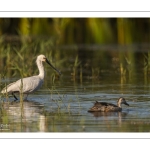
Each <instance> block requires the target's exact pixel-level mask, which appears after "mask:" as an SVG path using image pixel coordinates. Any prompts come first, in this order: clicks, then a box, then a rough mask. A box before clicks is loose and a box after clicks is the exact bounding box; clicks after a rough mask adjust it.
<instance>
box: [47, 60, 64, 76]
mask: <svg viewBox="0 0 150 150" xmlns="http://www.w3.org/2000/svg"><path fill="white" fill-rule="evenodd" d="M46 62H47V63H48V64H49V65H50V66H51V67H52V68H53V69H54V70H55V71H57V72H58V73H59V75H61V72H60V71H59V70H58V69H56V68H55V67H54V66H53V65H52V64H51V63H50V62H49V61H48V60H47V59H46Z"/></svg>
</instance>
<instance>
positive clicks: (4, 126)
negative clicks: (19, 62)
mask: <svg viewBox="0 0 150 150" xmlns="http://www.w3.org/2000/svg"><path fill="white" fill-rule="evenodd" d="M116 53H117V52H116ZM68 55H69V54H68ZM70 55H71V52H70ZM83 56H84V55H83ZM88 56H90V55H88ZM68 57H69V59H67V61H68V63H69V64H68V66H65V67H64V68H63V69H61V68H59V69H60V70H61V72H62V75H61V76H60V77H59V78H58V77H57V76H56V77H54V76H52V74H53V73H54V71H53V70H52V69H49V68H48V66H46V64H44V66H45V67H46V72H47V74H46V77H45V81H44V85H43V87H42V88H41V89H40V90H38V91H37V92H35V93H33V94H30V95H29V96H28V99H27V101H24V102H23V105H22V107H21V103H20V102H19V101H16V102H12V101H13V100H14V97H12V96H10V97H9V98H6V97H2V98H1V99H2V101H4V104H3V105H1V118H0V119H1V120H0V124H1V130H0V131H1V132H149V131H150V85H149V76H148V75H147V76H146V75H145V74H144V73H141V70H142V69H143V68H142V69H139V68H138V67H137V68H138V69H137V71H135V70H133V68H132V67H131V68H129V69H128V74H126V75H120V73H119V71H118V70H117V69H114V68H113V67H114V66H115V67H116V66H117V67H118V66H120V65H119V64H117V65H116V64H115V63H114V64H113V63H112V64H111V63H110V61H109V59H110V58H109V57H108V58H107V59H106V60H105V63H104V59H102V58H103V57H102V55H101V57H100V58H101V60H99V59H98V58H99V55H97V54H95V55H91V56H90V57H89V58H86V59H85V60H84V65H85V66H82V67H81V66H80V67H79V68H78V70H77V68H75V67H74V66H75V64H77V63H74V61H75V59H74V57H73V55H72V57H70V56H68ZM80 59H81V58H80ZM91 60H95V62H93V63H91ZM96 60H97V61H96ZM111 60H116V61H118V58H117V57H116V58H115V56H113V58H111ZM72 62H73V63H72ZM99 62H101V63H99ZM89 64H90V65H92V67H93V68H91V69H89V67H87V66H89ZM104 65H105V66H106V68H107V69H105V68H102V66H104ZM110 65H112V66H113V67H112V68H111V67H109V66H110ZM99 66H100V67H101V68H100V69H99V68H98V67H99ZM117 67H116V68H117ZM134 67H135V65H134ZM34 69H37V68H36V67H35V68H34ZM75 69H76V70H75ZM91 70H92V71H91ZM76 71H78V74H79V75H77V76H75V73H76ZM89 72H90V73H89ZM132 72H133V73H132ZM19 78H20V76H16V77H11V76H10V77H9V78H2V79H1V82H2V84H3V85H5V84H8V83H10V82H14V81H16V80H17V79H19ZM17 96H18V97H19V96H20V95H17ZM119 97H124V98H125V99H126V101H127V102H128V104H129V105H130V106H129V107H128V106H126V105H122V112H107V113H106V112H97V113H89V112H88V109H89V108H90V107H92V106H93V104H94V102H95V101H101V102H109V103H113V104H116V103H117V100H118V98H119ZM8 102H9V103H8ZM1 103H3V102H1Z"/></svg>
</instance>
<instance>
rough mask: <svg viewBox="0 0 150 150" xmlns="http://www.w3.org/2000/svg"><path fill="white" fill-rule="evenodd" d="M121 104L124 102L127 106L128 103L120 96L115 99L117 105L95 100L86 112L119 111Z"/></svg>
mask: <svg viewBox="0 0 150 150" xmlns="http://www.w3.org/2000/svg"><path fill="white" fill-rule="evenodd" d="M121 104H125V105H127V106H129V104H128V103H127V102H126V100H125V98H123V97H120V98H119V99H118V101H117V105H115V104H111V103H107V102H98V101H96V102H95V103H94V106H93V107H91V108H90V109H89V110H88V112H120V111H122V107H121Z"/></svg>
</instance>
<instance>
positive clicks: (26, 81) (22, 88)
mask: <svg viewBox="0 0 150 150" xmlns="http://www.w3.org/2000/svg"><path fill="white" fill-rule="evenodd" d="M42 62H47V63H48V64H49V65H50V66H51V67H52V68H53V69H54V70H56V71H57V72H58V73H59V74H61V72H60V71H59V70H57V69H56V68H55V67H54V66H53V65H52V64H51V63H50V62H49V61H48V60H47V58H46V57H45V56H44V55H39V56H38V57H37V59H36V64H37V67H38V69H39V75H36V76H31V77H27V78H23V79H20V80H18V81H16V82H13V83H10V84H9V85H7V86H6V87H5V88H4V89H3V90H2V91H1V93H3V94H5V93H8V94H12V95H13V96H14V98H15V100H18V99H17V97H16V96H15V93H23V94H26V97H25V99H26V98H27V96H28V94H29V93H32V92H34V91H37V90H38V89H39V88H40V87H41V86H42V84H43V82H44V75H45V72H44V66H43V63H42Z"/></svg>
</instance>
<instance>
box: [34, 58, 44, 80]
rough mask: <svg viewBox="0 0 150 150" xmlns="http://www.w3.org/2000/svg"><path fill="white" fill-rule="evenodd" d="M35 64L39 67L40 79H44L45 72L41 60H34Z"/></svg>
mask: <svg viewBox="0 0 150 150" xmlns="http://www.w3.org/2000/svg"><path fill="white" fill-rule="evenodd" d="M36 64H37V67H38V69H39V76H40V78H41V79H44V76H45V72H44V66H43V63H42V61H40V60H38V59H37V60H36Z"/></svg>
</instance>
